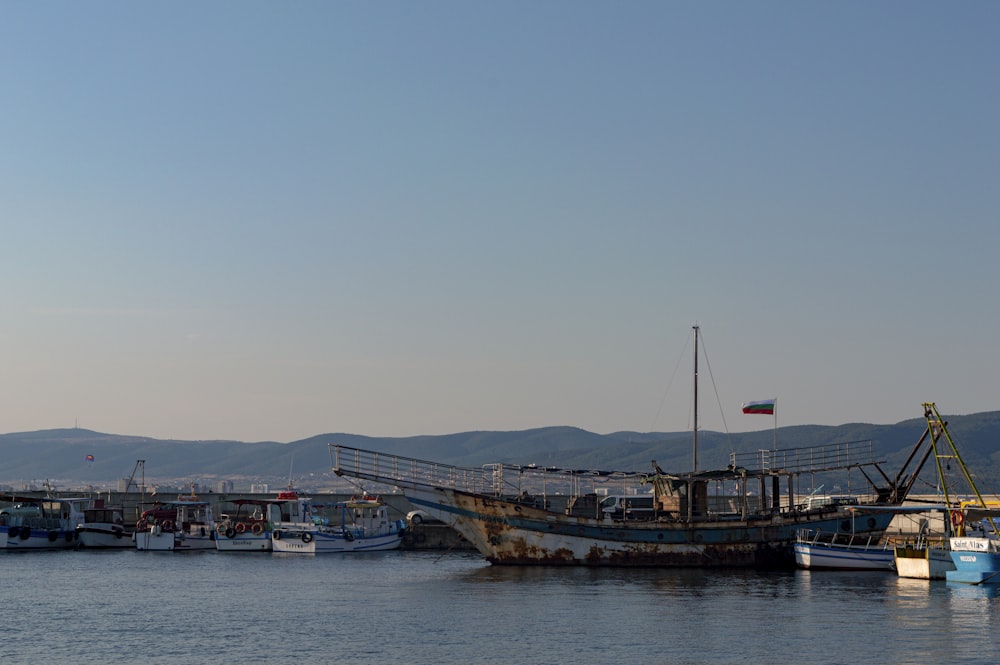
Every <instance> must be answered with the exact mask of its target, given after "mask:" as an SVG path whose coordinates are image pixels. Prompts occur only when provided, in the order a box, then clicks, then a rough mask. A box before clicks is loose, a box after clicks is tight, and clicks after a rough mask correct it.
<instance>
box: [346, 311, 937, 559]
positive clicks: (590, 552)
mask: <svg viewBox="0 0 1000 665" xmlns="http://www.w3.org/2000/svg"><path fill="white" fill-rule="evenodd" d="M697 337H698V336H697V328H695V340H696V343H695V377H697ZM695 386H696V390H695V394H697V379H696V382H695ZM695 404H697V399H695ZM695 423H697V413H696V416H695ZM925 439H926V432H925V434H924V436H923V437H921V439H920V441H918V443H917V445H916V446H915V447H914V449H913V451H912V452H911V453H910V456H909V458H908V459H907V461H906V463H905V464H904V468H903V470H901V471H900V473H899V474H898V475H896V476H895V478H892V479H890V477H889V476H888V475H886V473H885V472H883V471H882V469H881V467H880V464H882V463H884V461H878V460H876V458H875V456H874V451H873V446H872V442H871V441H850V442H845V443H837V444H830V445H821V446H810V447H803V448H790V449H773V450H766V451H758V452H754V453H744V454H737V453H732V454H730V456H729V464H728V465H727V466H726V467H725V468H724V469H720V470H716V471H699V470H697V461H695V465H694V466H695V470H693V471H691V472H687V473H667V472H664V471H663V470H661V469H660V468H659V467H658V466H657V465H656V463H655V462H653V463H652V470H651V471H649V472H605V471H579V470H565V469H542V468H538V467H535V466H533V465H530V466H518V465H512V464H489V465H486V466H483V467H481V468H463V467H457V466H449V465H444V464H438V463H434V462H430V461H423V460H417V459H412V458H405V457H399V456H393V455H386V454H383V453H379V452H375V451H369V450H362V449H358V448H350V447H347V446H340V445H334V444H331V446H330V453H331V464H332V465H333V469H334V471H335V472H336V473H337V474H338V475H340V476H346V477H352V478H357V479H360V480H364V481H370V482H376V483H384V484H387V485H392V486H395V487H397V488H399V489H400V490H401V491H402V492H403V493H404V494H405V495H406V497H407V498H408V499H409V501H410V502H411V503H412V504H413V505H414V506H415V507H417V508H420V509H423V510H425V511H427V512H428V513H429V514H430V515H431V516H433V517H435V518H438V519H440V520H442V521H444V522H446V523H447V524H450V525H451V526H452V527H453V528H454V529H455V530H457V531H458V532H459V533H460V534H461V535H462V536H464V537H465V538H466V539H467V540H468V541H470V542H471V543H472V544H473V545H474V546H475V547H476V548H477V549H478V550H479V551H480V552H481V553H482V554H483V556H484V557H486V559H487V560H489V561H490V562H492V563H495V564H552V565H579V566H672V567H757V568H765V567H783V568H788V567H794V565H795V557H794V553H793V547H792V546H793V543H794V542H795V539H796V533H797V532H798V531H800V530H802V529H812V530H813V531H814V532H816V531H820V532H823V533H830V534H845V535H846V534H849V535H852V536H855V537H864V538H869V537H870V538H873V539H877V538H878V537H880V536H881V535H882V534H883V533H884V532H885V529H886V527H887V526H888V525H889V523H890V522H891V520H892V518H893V515H892V513H891V512H887V511H883V510H872V511H870V512H869V511H868V510H867V509H868V508H876V507H884V506H898V505H900V504H901V503H902V502H903V500H904V499H905V498H906V495H907V493H908V492H909V490H910V488H911V487H912V484H913V480H914V479H915V478H916V476H917V473H919V467H921V466H923V463H924V462H925V461H926V460H927V457H928V455H929V452H930V451H929V450H928V451H926V452H925V453H924V455H923V457H922V458H921V459H920V461H919V462H918V463H917V465H918V468H917V470H916V471H915V472H913V473H911V474H906V473H904V472H905V471H907V468H906V467H908V466H909V465H910V464H911V463H915V462H916V460H917V459H918V452H919V449H920V448H921V446H922V444H923V442H924V441H925ZM695 451H697V425H696V426H695ZM694 459H695V460H697V452H695V455H694ZM851 471H861V474H862V475H863V476H864V478H865V488H864V489H865V491H864V492H858V493H855V494H854V500H853V501H852V502H850V504H849V505H848V504H846V503H836V504H827V505H820V506H812V505H809V504H805V503H800V501H799V499H798V497H799V496H800V494H799V492H797V489H798V483H799V479H800V478H802V477H803V476H804V477H805V479H806V480H807V481H809V480H811V479H813V478H817V477H825V476H826V475H828V474H833V473H836V472H848V473H849V472H851ZM866 471H870V472H872V473H871V474H869V473H868V472H866ZM873 477H874V478H881V481H882V484H881V485H880V486H876V484H875V481H873V480H872V478H873ZM599 481H603V483H604V486H605V487H614V488H615V491H616V493H620V494H623V495H626V496H628V495H634V496H637V497H638V496H643V498H645V497H650V498H651V499H652V510H647V509H645V507H644V509H643V510H628V509H625V510H616V511H605V510H603V509H602V508H601V500H602V499H603V498H604V497H602V496H600V495H599V494H597V492H596V489H597V488H596V485H597V484H598V482H599ZM563 501H565V503H563Z"/></svg>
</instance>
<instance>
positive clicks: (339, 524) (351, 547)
mask: <svg viewBox="0 0 1000 665" xmlns="http://www.w3.org/2000/svg"><path fill="white" fill-rule="evenodd" d="M312 508H316V509H323V508H326V509H332V510H333V515H334V516H333V518H332V519H331V518H328V517H323V516H321V515H319V514H316V515H309V514H307V517H308V518H307V520H306V521H302V522H281V523H278V524H275V527H274V532H273V533H272V534H271V546H272V548H273V551H274V552H277V553H285V554H329V553H341V552H375V551H383V550H394V549H397V548H398V547H399V546H400V544H401V543H402V542H403V535H404V534H405V533H406V520H404V519H397V520H390V519H389V515H388V507H387V506H386V504H385V502H384V501H382V499H381V498H380V497H376V496H361V497H352V498H351V500H349V501H344V502H341V503H336V504H332V505H330V506H312Z"/></svg>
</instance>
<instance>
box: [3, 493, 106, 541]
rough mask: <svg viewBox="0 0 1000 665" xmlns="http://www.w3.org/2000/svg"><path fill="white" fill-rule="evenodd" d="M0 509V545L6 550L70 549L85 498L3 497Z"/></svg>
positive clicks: (79, 522) (74, 539) (76, 539)
mask: <svg viewBox="0 0 1000 665" xmlns="http://www.w3.org/2000/svg"><path fill="white" fill-rule="evenodd" d="M5 499H6V500H7V501H8V502H9V505H7V506H6V507H4V508H2V509H0V548H2V549H6V550H8V551H9V550H48V549H72V548H74V547H76V546H77V543H78V536H77V532H76V527H77V526H78V525H80V524H83V522H84V510H86V508H87V507H88V506H90V504H91V500H90V499H87V498H66V499H56V498H52V497H45V498H35V497H23V496H9V497H5Z"/></svg>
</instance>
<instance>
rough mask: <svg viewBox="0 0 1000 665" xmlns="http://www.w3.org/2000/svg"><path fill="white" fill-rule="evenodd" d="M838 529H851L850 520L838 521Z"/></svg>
mask: <svg viewBox="0 0 1000 665" xmlns="http://www.w3.org/2000/svg"><path fill="white" fill-rule="evenodd" d="M840 530H841V531H850V530H851V520H844V521H842V522H841V523H840Z"/></svg>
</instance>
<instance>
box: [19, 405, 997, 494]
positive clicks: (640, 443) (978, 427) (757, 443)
mask: <svg viewBox="0 0 1000 665" xmlns="http://www.w3.org/2000/svg"><path fill="white" fill-rule="evenodd" d="M943 415H944V414H943ZM944 417H945V419H946V420H947V421H948V427H949V431H950V432H951V434H952V436H953V438H954V439H955V441H956V443H957V444H958V446H959V449H960V451H961V452H962V456H963V457H964V458H965V461H966V463H967V464H968V465H969V466H970V467H971V468H972V469H973V470H974V472H975V474H976V476H977V479H978V482H979V483H980V485H981V488H982V489H983V490H984V491H988V492H996V491H1000V445H998V443H1000V411H991V412H986V413H978V414H972V415H964V416H947V415H944ZM924 427H925V421H924V420H923V419H922V418H915V419H912V420H905V421H903V422H900V423H896V424H895V425H871V424H866V423H849V424H845V425H837V426H819V425H807V426H796V427H781V428H779V429H778V430H777V432H775V431H774V430H770V429H766V430H760V431H757V432H747V433H740V434H726V433H720V432H709V431H700V432H699V433H698V461H699V468H701V469H709V468H723V467H725V466H726V465H727V464H728V460H729V454H730V452H737V453H745V452H754V451H759V450H768V449H771V448H772V447H774V442H775V439H776V440H777V448H794V447H802V446H815V445H823V444H832V443H841V442H846V441H867V440H871V441H872V443H873V446H874V449H875V451H876V455H877V457H878V459H884V460H886V462H887V463H886V465H884V468H885V469H886V471H887V472H891V473H895V472H896V471H897V470H898V469H899V468H900V467H901V466H902V464H903V462H904V460H905V458H906V456H907V455H908V454H909V452H910V450H911V449H912V447H913V445H914V444H916V442H917V441H918V440H919V438H920V436H921V434H922V433H923V431H924ZM691 442H692V435H691V433H690V432H673V433H662V432H651V433H639V432H615V433H612V434H594V433H593V432H588V431H585V430H582V429H578V428H574V427H545V428H540V429H530V430H522V431H511V432H463V433H459V434H449V435H444V436H413V437H401V438H373V437H366V436H360V435H355V434H320V435H317V436H314V437H310V438H308V439H303V440H301V441H293V442H291V443H278V442H273V441H263V442H255V443H247V442H240V441H178V440H163V439H151V438H147V437H138V436H122V435H115V434H103V433H100V432H93V431H90V430H85V429H54V430H42V431H38V432H20V433H12V434H3V435H0V460H2V462H0V485H5V486H8V487H12V488H20V487H22V486H23V485H25V484H34V485H41V483H42V482H43V481H45V480H50V481H51V482H52V484H53V485H54V486H56V487H58V488H71V487H79V486H83V485H93V486H95V487H114V485H115V483H116V482H117V481H118V479H120V478H124V477H128V476H129V474H130V473H131V472H132V470H133V469H134V468H135V466H136V461H137V460H140V459H141V460H145V476H146V480H147V482H151V483H157V482H159V483H164V484H167V483H176V484H181V485H183V484H185V483H188V482H197V483H202V484H207V485H209V486H211V484H212V483H214V482H215V481H217V480H221V479H231V480H234V482H235V483H236V488H237V489H246V488H247V487H248V486H249V484H250V482H266V483H269V484H270V485H271V486H272V487H281V486H284V485H285V484H286V483H287V482H288V480H289V476H291V478H292V480H293V482H294V483H295V484H296V485H300V486H303V487H307V486H309V485H310V484H312V485H313V486H317V485H321V484H322V482H323V480H324V479H328V478H330V477H331V475H330V473H329V472H330V468H331V460H330V455H329V452H328V444H330V443H337V444H341V445H347V446H353V447H356V448H364V449H368V450H376V451H380V452H385V453H389V454H393V455H402V456H405V457H413V458H416V459H423V460H429V461H435V462H441V463H444V464H454V465H459V466H472V467H477V466H481V465H482V464H487V463H491V462H508V463H514V464H537V465H539V466H557V467H561V468H573V469H602V470H630V471H646V470H649V469H650V468H651V467H650V463H651V461H652V460H656V462H657V463H658V464H659V466H660V467H661V468H663V469H666V470H668V471H688V470H690V469H691V452H692V451H691V448H692V444H691ZM88 455H92V456H93V461H88V459H87V456H88ZM926 475H927V474H926V473H925V474H922V476H926ZM929 477H930V478H933V475H930V476H929ZM918 491H919V490H918Z"/></svg>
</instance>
